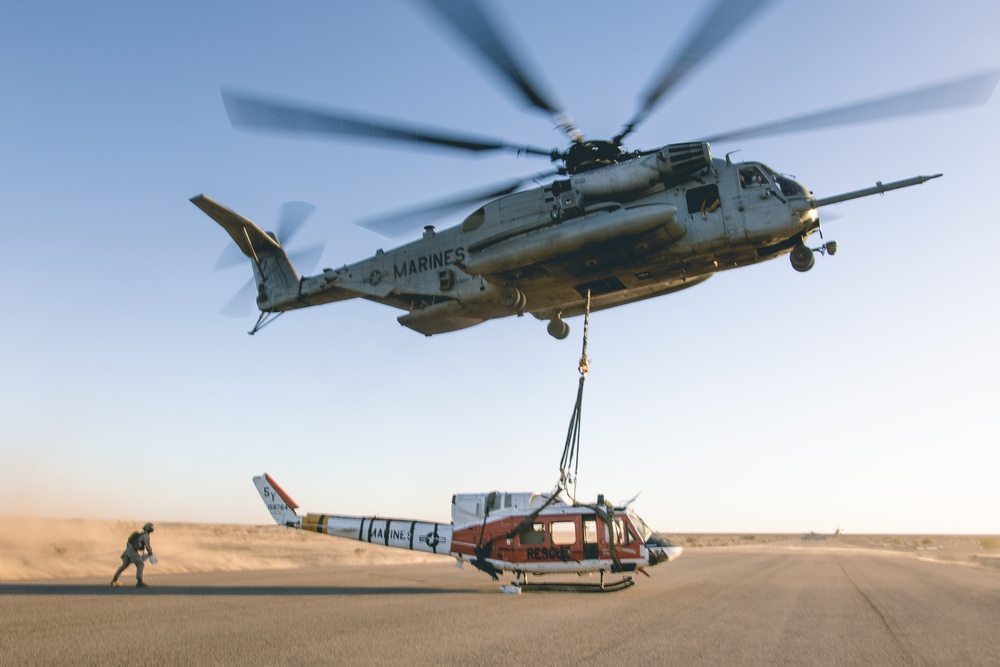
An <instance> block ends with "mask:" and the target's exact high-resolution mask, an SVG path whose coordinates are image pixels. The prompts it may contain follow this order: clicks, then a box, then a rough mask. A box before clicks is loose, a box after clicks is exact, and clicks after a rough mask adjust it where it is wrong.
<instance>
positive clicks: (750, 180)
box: [740, 167, 768, 189]
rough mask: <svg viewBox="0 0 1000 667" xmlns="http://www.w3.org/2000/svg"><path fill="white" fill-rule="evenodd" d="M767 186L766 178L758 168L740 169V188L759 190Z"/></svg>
mask: <svg viewBox="0 0 1000 667" xmlns="http://www.w3.org/2000/svg"><path fill="white" fill-rule="evenodd" d="M766 185H768V182H767V176H765V175H764V172H763V171H761V170H760V168H759V167H740V186H741V187H742V188H744V189H746V188H760V187H764V186H766Z"/></svg>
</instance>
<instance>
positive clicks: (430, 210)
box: [358, 171, 559, 239]
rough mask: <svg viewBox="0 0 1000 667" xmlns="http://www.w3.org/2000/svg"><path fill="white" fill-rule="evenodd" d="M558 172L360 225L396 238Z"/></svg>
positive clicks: (379, 218) (466, 194) (366, 221)
mask: <svg viewBox="0 0 1000 667" xmlns="http://www.w3.org/2000/svg"><path fill="white" fill-rule="evenodd" d="M557 173H559V172H557V171H550V172H546V173H543V174H536V175H535V176H529V177H528V178H519V179H516V180H513V181H507V182H504V183H499V184H497V185H494V186H491V187H490V188H489V189H484V190H476V191H474V192H468V193H465V194H462V195H459V196H457V197H455V198H452V199H448V200H447V201H441V202H436V203H433V204H429V205H426V206H423V207H420V208H416V209H408V210H406V211H399V212H397V213H390V214H388V215H381V216H379V217H377V218H368V219H366V220H362V221H361V222H359V223H358V225H359V226H361V227H364V228H365V229H370V230H372V231H373V232H375V233H376V234H381V235H382V236H385V237H388V238H391V239H395V238H400V237H402V236H405V235H406V234H407V232H409V231H411V230H413V229H415V228H418V227H423V226H425V225H427V224H430V223H431V222H433V221H435V220H437V219H439V218H441V217H444V216H446V215H448V214H450V213H454V212H456V211H460V210H462V209H463V208H467V207H469V206H473V205H475V204H478V203H479V202H482V201H486V200H489V199H494V198H496V197H501V196H503V195H508V194H510V193H512V192H514V191H515V190H517V189H518V188H519V187H521V186H522V185H524V184H525V183H527V182H529V181H534V180H539V179H543V178H548V177H549V176H554V175H555V174H557Z"/></svg>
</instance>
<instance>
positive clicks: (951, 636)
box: [0, 549, 1000, 666]
mask: <svg viewBox="0 0 1000 667" xmlns="http://www.w3.org/2000/svg"><path fill="white" fill-rule="evenodd" d="M650 573H651V575H652V577H651V578H645V577H642V576H641V575H640V576H639V577H638V579H639V581H638V583H637V585H636V586H635V587H633V588H631V589H629V590H626V591H622V592H616V593H605V594H589V593H588V594H583V593H540V592H534V593H523V594H521V595H517V596H515V595H504V594H501V593H500V592H499V589H498V586H497V585H496V584H494V583H493V582H492V581H491V580H490V579H489V578H488V577H486V576H485V575H483V574H481V573H478V572H476V571H475V570H473V569H472V568H468V567H466V568H465V569H464V570H458V569H456V568H455V567H454V566H453V565H452V564H451V562H450V561H444V562H443V563H442V564H441V565H436V564H435V565H407V566H380V567H377V568H369V569H364V568H359V567H355V566H351V567H344V568H336V569H332V568H327V569H302V570H287V571H269V572H247V573H238V574H232V573H229V574H198V575H171V576H166V575H163V576H157V575H156V570H155V566H153V567H150V568H149V573H148V574H147V580H148V581H149V582H150V583H151V584H153V586H154V587H152V588H149V589H144V590H137V589H135V588H132V587H125V588H111V587H110V586H108V585H107V583H106V582H105V581H103V580H102V581H100V582H97V581H95V580H62V581H47V582H44V583H41V582H39V583H3V584H0V665H68V664H73V665H88V664H92V665H126V664H127V665H134V664H140V665H145V666H149V665H182V664H183V665H248V664H250V665H259V664H276V665H278V664H280V665H325V664H338V665H345V664H349V665H369V664H386V665H395V664H407V665H411V664H434V665H442V664H467V665H477V666H478V665H501V664H502V665H510V664H532V665H535V664H537V665H571V664H573V665H602V666H607V665H620V664H626V661H630V662H632V664H643V665H644V664H676V665H685V666H689V665H737V664H742V665H747V664H755V665H783V664H788V665H838V666H843V665H998V664H1000V572H997V571H995V570H988V569H985V568H975V567H962V566H958V565H947V564H939V563H929V562H924V561H918V560H916V559H914V558H909V557H902V556H891V555H874V554H865V553H856V552H847V551H832V550H830V551H818V552H814V553H810V552H805V553H803V552H798V551H774V552H764V551H749V550H737V549H728V550H719V551H712V550H690V551H689V552H688V553H686V554H685V555H684V556H683V558H681V559H680V560H678V561H677V562H675V563H671V564H667V565H661V566H659V567H656V568H654V569H652V570H651V571H650ZM109 574H110V573H109Z"/></svg>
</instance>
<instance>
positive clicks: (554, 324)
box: [547, 317, 569, 340]
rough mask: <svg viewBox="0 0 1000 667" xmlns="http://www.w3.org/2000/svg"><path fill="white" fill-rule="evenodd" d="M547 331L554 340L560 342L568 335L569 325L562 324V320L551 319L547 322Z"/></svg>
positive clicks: (557, 318)
mask: <svg viewBox="0 0 1000 667" xmlns="http://www.w3.org/2000/svg"><path fill="white" fill-rule="evenodd" d="M547 331H548V332H549V335H550V336H552V337H553V338H555V339H556V340H562V339H563V338H565V337H566V336H568V335H569V325H568V324H566V323H565V322H563V321H562V318H559V317H553V318H552V319H551V320H549V326H548V328H547Z"/></svg>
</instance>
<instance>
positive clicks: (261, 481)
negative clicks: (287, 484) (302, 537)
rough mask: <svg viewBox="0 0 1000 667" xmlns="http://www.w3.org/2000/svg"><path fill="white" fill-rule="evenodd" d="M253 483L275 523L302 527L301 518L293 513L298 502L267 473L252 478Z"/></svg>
mask: <svg viewBox="0 0 1000 667" xmlns="http://www.w3.org/2000/svg"><path fill="white" fill-rule="evenodd" d="M253 483H254V486H256V487H257V492H258V493H259V494H260V497H261V499H262V500H263V501H264V504H265V505H266V506H267V511H268V512H270V513H271V518H273V519H274V522H275V523H277V524H278V525H280V526H289V527H291V528H301V527H302V518H301V517H299V516H298V515H297V514H296V513H295V510H297V509H298V507H299V506H298V504H297V503H296V502H295V501H294V500H292V498H291V497H290V496H289V495H288V494H287V493H285V490H284V489H282V488H281V487H280V486H278V484H277V482H275V481H274V479H272V478H271V476H270V475H268V474H267V473H264V474H263V475H258V476H257V477H254V478H253Z"/></svg>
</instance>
